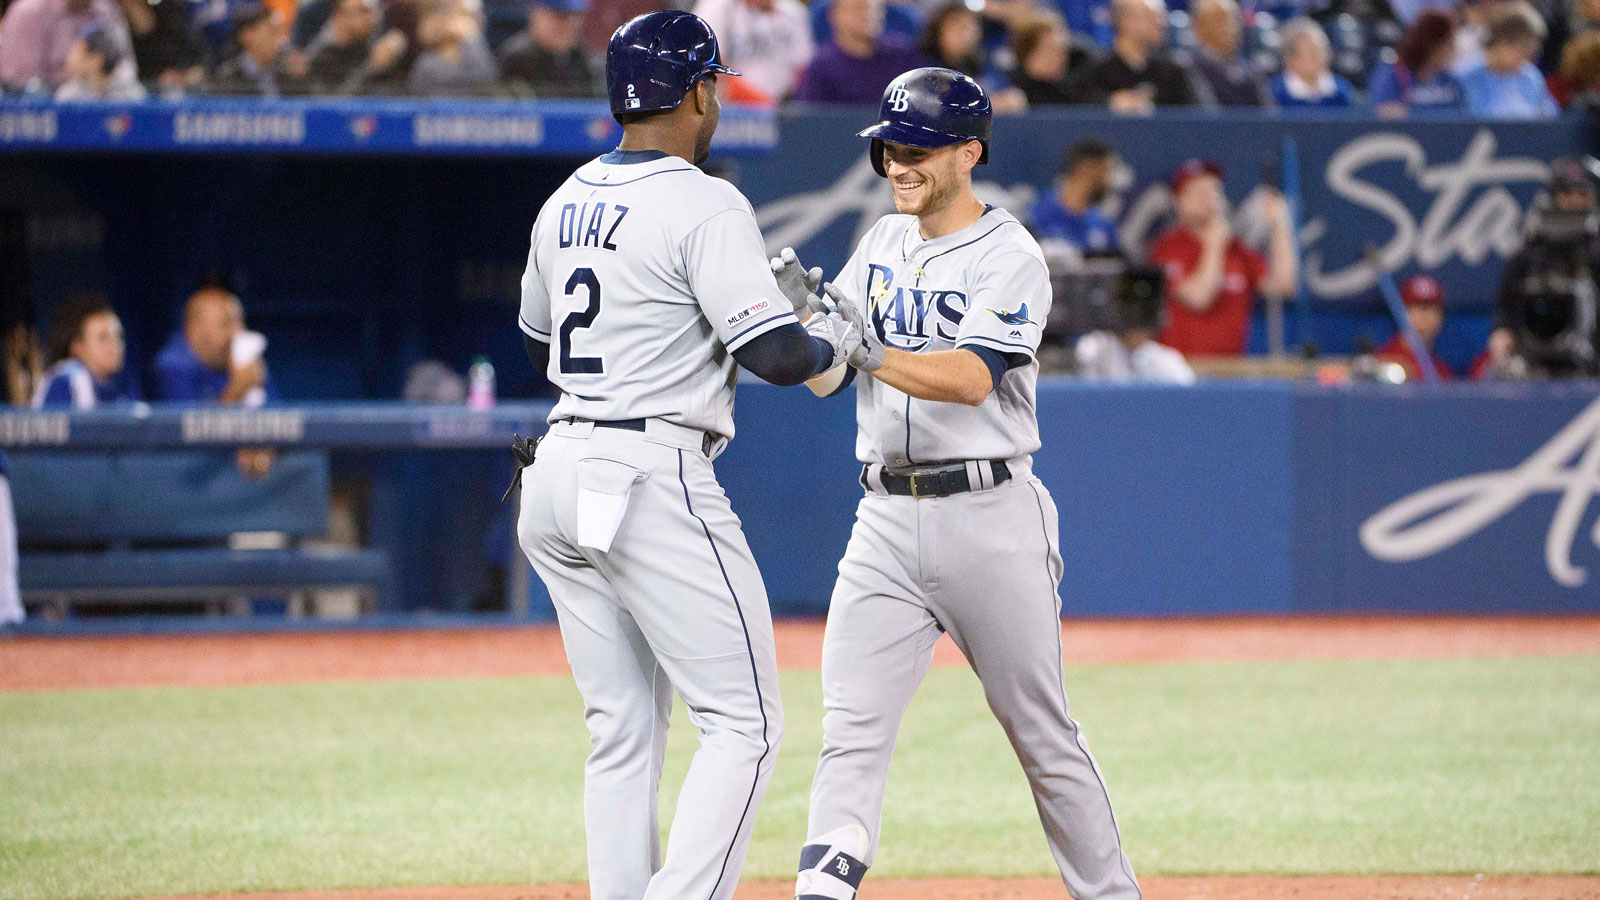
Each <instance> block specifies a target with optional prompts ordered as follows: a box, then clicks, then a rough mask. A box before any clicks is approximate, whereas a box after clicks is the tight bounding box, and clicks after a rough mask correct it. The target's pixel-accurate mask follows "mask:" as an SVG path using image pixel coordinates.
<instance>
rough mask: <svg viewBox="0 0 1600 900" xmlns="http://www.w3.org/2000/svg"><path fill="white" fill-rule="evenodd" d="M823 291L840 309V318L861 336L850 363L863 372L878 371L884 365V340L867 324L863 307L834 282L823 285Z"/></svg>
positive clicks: (830, 301) (835, 307) (836, 308)
mask: <svg viewBox="0 0 1600 900" xmlns="http://www.w3.org/2000/svg"><path fill="white" fill-rule="evenodd" d="M822 291H823V293H824V294H826V295H827V297H828V301H829V303H830V304H831V305H832V307H833V308H834V309H835V310H837V311H838V312H837V313H836V314H837V315H838V316H839V318H841V319H843V320H844V321H845V322H846V323H847V324H848V325H849V326H850V327H851V328H853V329H854V330H855V332H856V334H859V335H860V336H861V340H860V341H859V342H858V344H857V345H856V348H855V350H854V351H853V352H852V353H851V354H850V357H849V360H848V362H849V363H850V365H852V366H855V367H856V368H858V369H860V370H861V371H863V372H875V371H877V370H878V368H879V367H880V366H882V365H883V342H882V341H880V340H878V333H877V332H876V331H873V330H872V328H870V327H869V326H868V325H867V317H866V316H864V315H862V314H861V307H859V306H857V305H856V304H855V302H854V301H853V300H851V299H850V298H849V297H846V296H845V295H844V292H843V291H841V290H839V289H838V288H836V287H834V286H833V285H832V284H825V285H823V286H822Z"/></svg>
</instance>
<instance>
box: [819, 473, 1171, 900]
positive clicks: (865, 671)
mask: <svg viewBox="0 0 1600 900" xmlns="http://www.w3.org/2000/svg"><path fill="white" fill-rule="evenodd" d="M1010 467H1011V471H1012V473H1013V474H1014V475H1015V476H1016V477H1015V478H1014V479H1013V480H1011V481H1008V482H1005V483H1003V484H1001V485H999V486H998V487H994V488H991V489H989V490H981V491H973V492H970V493H965V494H956V495H953V496H949V497H944V498H931V499H916V498H913V497H904V496H889V495H887V494H884V493H882V492H881V488H879V489H878V490H877V491H874V490H873V487H876V484H875V483H874V482H873V480H872V479H870V478H869V479H865V480H866V481H867V482H868V483H869V484H871V485H873V487H869V492H868V494H867V495H866V496H865V497H864V498H863V499H862V500H861V504H860V506H859V507H858V509H857V512H856V523H855V528H854V530H853V531H852V532H851V535H850V544H849V547H848V548H847V549H846V550H845V555H844V559H843V560H842V561H841V562H840V563H839V580H838V582H837V583H836V585H835V587H834V592H833V600H832V605H831V606H830V608H829V612H828V625H827V630H826V633H825V636H824V638H823V647H822V689H823V703H824V705H825V707H826V710H827V712H826V714H825V716H824V718H823V726H822V729H823V737H822V755H821V758H820V759H819V760H818V762H817V774H816V778H815V780H814V781H813V782H812V786H811V819H810V824H809V827H808V830H807V832H806V833H807V836H808V838H809V839H810V840H816V839H817V838H819V837H821V836H823V835H825V834H827V833H829V832H831V831H833V830H834V829H837V828H840V827H841V826H846V825H850V824H856V825H860V826H862V827H863V828H865V829H866V830H867V834H868V836H869V840H870V846H869V848H868V850H867V856H866V857H865V858H863V860H862V861H863V862H865V863H866V864H868V865H871V864H872V861H873V857H874V856H875V855H876V852H877V847H878V841H879V832H880V828H881V825H882V818H883V794H884V784H885V780H886V778H887V777H888V772H889V759H890V756H891V754H892V753H893V751H894V743H895V736H896V733H897V732H898V731H899V729H900V721H901V718H902V717H903V716H904V714H905V710H906V706H907V705H908V704H909V703H910V702H911V696H912V694H914V693H915V692H916V690H917V685H918V684H919V683H921V681H922V678H923V676H924V675H925V674H926V673H927V670H928V664H929V663H930V661H931V660H932V658H933V646H934V643H935V641H937V640H938V637H939V632H940V630H941V629H942V630H944V631H948V632H949V633H950V636H951V637H952V638H953V639H954V640H955V643H956V646H957V647H959V648H960V649H961V652H962V653H963V654H965V655H966V658H967V661H968V662H969V663H971V665H972V668H973V670H974V671H975V672H976V673H977V675H978V678H979V680H980V681H981V682H982V683H983V692H984V697H985V699H986V700H987V701H988V704H989V709H990V710H992V711H993V712H994V715H995V717H996V718H997V719H999V721H1000V725H1001V727H1002V728H1003V729H1004V730H1005V734H1006V737H1007V738H1008V739H1009V740H1010V742H1011V746H1012V749H1013V750H1015V751H1016V754H1017V759H1018V760H1019V761H1020V762H1021V763H1022V770H1023V772H1024V774H1026V775H1027V778H1028V784H1029V786H1030V787H1031V788H1032V789H1033V797H1034V803H1035V805H1036V806H1037V808H1038V811H1039V819H1040V821H1041V822H1042V823H1043V824H1044V832H1045V839H1046V840H1047V841H1048V842H1049V845H1050V852H1051V853H1052V854H1053V855H1054V857H1055V861H1056V865H1057V866H1058V867H1059V868H1060V870H1061V876H1062V880H1063V881H1064V882H1065V883H1066V886H1067V889H1068V891H1069V892H1071V894H1072V896H1074V897H1076V898H1077V900H1136V898H1138V897H1139V896H1140V894H1139V887H1138V883H1137V882H1136V880H1135V879H1134V875H1133V868H1132V867H1131V866H1130V865H1129V864H1128V859H1127V857H1126V856H1125V855H1124V853H1123V851H1122V840H1121V837H1120V835H1119V833H1118V830H1117V822H1116V818H1115V816H1114V815H1113V813H1112V811H1111V799H1110V796H1109V795H1108V793H1107V792H1106V786H1105V781H1104V779H1103V778H1102V777H1101V774H1100V770H1099V767H1098V766H1096V765H1095V761H1094V758H1093V757H1092V756H1090V754H1089V747H1088V745H1087V744H1086V743H1085V741H1084V738H1083V735H1082V734H1081V733H1080V731H1079V728H1078V723H1077V722H1075V721H1073V720H1072V717H1071V716H1070V715H1068V712H1067V695H1066V691H1065V689H1064V685H1063V680H1064V679H1063V672H1062V661H1061V619H1060V615H1061V599H1060V597H1059V595H1058V594H1057V593H1056V588H1057V585H1059V583H1060V581H1061V573H1062V561H1061V554H1060V552H1059V550H1058V547H1059V545H1060V542H1059V534H1058V530H1057V515H1056V506H1055V501H1054V500H1052V499H1051V497H1050V493H1049V491H1047V490H1045V487H1044V485H1043V484H1042V483H1040V482H1039V480H1038V479H1036V478H1034V477H1033V475H1032V471H1031V467H1030V465H1029V460H1028V459H1026V458H1023V459H1020V460H1015V461H1012V463H1011V464H1010Z"/></svg>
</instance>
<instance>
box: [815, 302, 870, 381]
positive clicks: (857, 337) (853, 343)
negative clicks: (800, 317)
mask: <svg viewBox="0 0 1600 900" xmlns="http://www.w3.org/2000/svg"><path fill="white" fill-rule="evenodd" d="M806 331H808V332H810V333H811V334H812V335H814V336H816V337H819V338H822V339H823V340H824V341H827V342H828V346H830V347H832V348H833V361H832V362H830V363H828V368H829V369H832V368H833V367H834V366H838V365H841V364H843V363H846V362H849V361H850V357H851V356H853V355H855V353H856V352H857V351H858V350H859V349H860V347H861V330H860V329H858V328H856V327H855V326H854V325H851V324H850V323H849V322H846V321H845V320H844V319H843V318H841V317H840V316H839V314H838V313H818V314H817V315H814V316H812V317H811V318H809V319H807V320H806Z"/></svg>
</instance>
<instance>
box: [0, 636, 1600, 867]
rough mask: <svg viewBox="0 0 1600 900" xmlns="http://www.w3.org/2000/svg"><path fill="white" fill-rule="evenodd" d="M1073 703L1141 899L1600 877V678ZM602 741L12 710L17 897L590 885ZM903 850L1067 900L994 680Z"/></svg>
mask: <svg viewBox="0 0 1600 900" xmlns="http://www.w3.org/2000/svg"><path fill="white" fill-rule="evenodd" d="M1067 677H1068V687H1069V690H1070V692H1071V694H1072V697H1073V710H1074V715H1075V716H1076V717H1077V718H1078V719H1079V720H1080V721H1081V722H1082V723H1083V724H1084V729H1085V733H1086V735H1087V736H1088V738H1089V740H1090V741H1091V742H1092V746H1093V748H1094V750H1095V753H1096V755H1097V757H1098V758H1099V761H1100V763H1101V766H1102V768H1103V769H1104V770H1105V772H1106V776H1107V779H1108V780H1109V782H1110V788H1111V793H1112V797H1113V799H1114V800H1115V802H1116V805H1117V809H1118V815H1119V818H1120V820H1121V822H1122V827H1123V832H1124V838H1125V841H1126V844H1127V848H1128V852H1129V855H1130V856H1131V857H1132V859H1133V862H1134V864H1135V866H1136V867H1137V869H1138V870H1139V871H1140V872H1141V873H1142V874H1160V873H1191V874H1201V873H1245V872H1259V873H1329V874H1334V873H1429V872H1432V873H1476V872H1491V873H1492V872H1504V873H1538V872H1571V873H1597V872H1600V657H1576V658H1548V659H1546V658H1522V659H1497V660H1442V661H1340V662H1294V663H1273V664H1260V663H1250V664H1245V663H1229V664H1172V665H1122V666H1102V667H1093V668H1077V669H1069V670H1068V673H1067ZM783 691H784V700H785V706H786V709H787V711H788V716H789V723H790V726H789V732H788V739H787V742H786V744H785V746H784V748H783V753H782V756H781V758H780V761H779V764H778V770H777V775H776V777H775V779H774V781H773V785H772V788H771V791H770V792H769V793H768V795H767V800H766V803H765V805H764V806H763V807H762V809H761V815H760V819H759V822H758V827H757V834H756V839H755V843H754V845H753V848H752V851H751V855H750V865H749V867H748V869H747V874H749V875H752V876H762V877H787V876H789V875H791V874H792V872H793V865H794V859H795V855H796V852H797V849H798V847H799V844H800V841H801V838H802V837H803V836H804V835H803V830H804V821H805V805H806V792H807V788H808V786H809V783H810V777H811V769H812V765H813V762H814V760H815V757H816V753H817V750H818V747H819V744H820V719H821V700H820V695H819V689H818V679H817V676H816V675H815V674H814V673H807V672H791V673H786V676H785V678H784V681H783ZM580 713H581V705H580V703H579V700H578V697H577V694H576V691H575V690H574V689H573V687H572V684H571V682H570V681H568V680H567V679H563V678H544V679H529V680H470V681H469V680H460V681H435V682H398V683H396V682H391V683H371V684H338V685H310V686H285V687H260V688H244V689H220V688H217V689H154V690H112V691H73V692H51V693H29V694H0V897H5V898H67V897H96V896H128V895H141V894H157V893H180V892H198V891H218V890H256V889H295V888H318V887H321V888H335V887H356V886H379V885H403V884H448V883H510V882H535V881H578V880H581V879H582V877H583V842H582V831H581V827H580V824H579V822H580V819H579V817H580V809H581V807H580V791H581V785H580V781H581V777H580V773H581V765H582V761H583V757H584V754H585V752H586V750H587V738H586V735H585V734H584V731H583V726H582V722H581V717H580ZM673 740H674V743H673V745H672V751H671V753H670V756H669V764H668V765H669V771H668V776H667V783H668V785H669V792H671V791H673V790H675V788H676V785H677V783H678V780H679V779H681V777H682V773H683V771H684V769H685V767H686V765H687V759H688V754H689V752H690V751H691V750H692V747H693V742H694V735H693V731H692V729H691V728H690V727H688V725H687V719H686V718H685V717H684V716H683V715H682V711H681V710H680V711H679V714H678V716H677V717H676V719H675V726H674V739H673ZM669 814H670V813H668V812H665V811H664V814H663V821H666V816H667V815H669ZM884 829H885V830H884V835H885V838H884V846H883V849H882V850H881V851H880V855H879V860H878V865H877V866H876V867H875V868H874V875H875V876H881V877H891V876H898V877H904V876H918V875H1045V874H1050V873H1051V872H1052V869H1051V866H1050V861H1049V857H1048V855H1047V853H1046V850H1045V846H1044V840H1043V837H1042V836H1041V834H1040V832H1039V829H1038V824H1037V822H1036V820H1035V818H1034V812H1033V807H1032V803H1031V801H1030V800H1029V798H1028V795H1027V790H1026V787H1025V784H1024V781H1023V779H1022V775H1021V772H1020V770H1019V769H1018V767H1017V764H1016V761H1015V759H1014V758H1013V757H1012V755H1011V753H1010V750H1009V748H1008V747H1007V746H1006V745H1005V742H1004V739H1003V736H1002V735H1001V732H1000V729H999V727H998V726H997V725H996V724H995V723H994V721H993V719H991V718H990V717H989V715H988V713H987V710H986V709H985V707H984V706H983V701H982V697H981V695H980V693H979V690H978V686H977V682H976V680H975V679H974V678H973V677H972V675H971V674H970V673H968V672H966V671H964V670H936V671H934V672H933V673H932V674H931V675H930V677H929V678H928V680H927V682H926V683H925V684H924V685H923V688H922V691H921V693H920V694H919V696H918V699H917V701H916V704H915V705H914V707H913V709H912V711H911V714H910V715H909V716H908V717H907V722H906V727H905V730H904V732H903V734H902V737H901V742H900V747H899V750H898V756H897V758H896V762H895V768H894V771H893V774H892V776H891V779H890V784H889V800H888V809H887V812H886V814H885V823H884Z"/></svg>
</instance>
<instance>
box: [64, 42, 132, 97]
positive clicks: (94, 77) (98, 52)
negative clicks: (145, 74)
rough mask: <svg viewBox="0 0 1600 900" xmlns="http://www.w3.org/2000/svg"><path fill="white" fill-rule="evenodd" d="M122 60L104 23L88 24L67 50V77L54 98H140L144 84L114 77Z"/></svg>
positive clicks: (120, 53)
mask: <svg viewBox="0 0 1600 900" xmlns="http://www.w3.org/2000/svg"><path fill="white" fill-rule="evenodd" d="M121 62H122V48H121V47H120V46H118V45H117V42H116V39H115V38H113V37H112V35H111V33H110V32H108V31H107V30H106V28H105V26H103V25H101V24H99V23H98V22H96V23H95V24H93V25H89V26H87V27H86V28H84V29H83V36H82V37H80V38H78V40H77V41H76V42H75V43H73V45H72V49H71V50H70V51H69V52H68V53H67V80H66V81H65V82H64V83H63V84H62V85H61V87H59V88H56V95H55V96H56V101H57V102H60V103H71V102H74V101H80V100H125V101H139V100H143V99H144V98H145V96H146V94H145V89H144V86H143V85H141V84H140V83H139V82H137V81H130V80H127V79H123V78H118V77H117V76H116V73H117V67H118V64H120V63H121Z"/></svg>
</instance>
